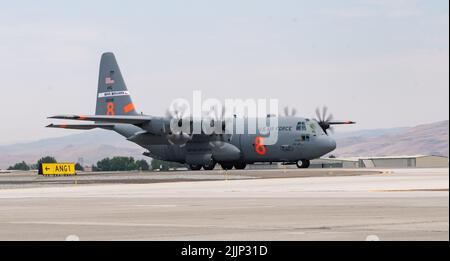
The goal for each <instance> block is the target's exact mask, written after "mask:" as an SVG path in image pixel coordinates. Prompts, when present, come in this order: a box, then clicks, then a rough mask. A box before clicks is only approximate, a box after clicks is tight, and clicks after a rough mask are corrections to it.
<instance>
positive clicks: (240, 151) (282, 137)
mask: <svg viewBox="0 0 450 261" xmlns="http://www.w3.org/2000/svg"><path fill="white" fill-rule="evenodd" d="M285 114H288V110H287V109H286V110H285ZM293 114H295V113H293ZM316 114H317V119H308V118H301V117H295V115H285V116H284V117H278V118H277V121H278V125H277V130H278V134H277V135H278V137H277V140H276V142H275V143H274V144H271V145H268V144H265V143H264V135H262V134H261V133H260V130H256V132H255V133H253V134H250V133H244V134H234V133H231V134H224V133H223V132H222V133H220V134H217V133H219V132H217V133H212V134H206V133H200V134H193V133H192V132H189V131H179V132H173V131H172V130H171V123H173V122H175V123H177V124H178V126H179V127H181V125H182V119H183V120H184V118H183V117H182V116H181V115H180V112H179V111H178V110H177V109H176V110H175V111H172V112H171V113H169V114H168V115H167V116H166V117H154V116H148V115H143V114H139V113H137V111H136V108H135V106H134V104H133V102H132V100H131V97H130V93H129V92H128V90H127V87H126V85H125V82H124V80H123V78H122V74H121V72H120V69H119V66H118V64H117V61H116V59H115V56H114V54H113V53H104V54H103V55H102V57H101V61H100V73H99V80H98V90H97V104H96V111H95V115H92V116H86V115H58V116H52V117H49V118H50V119H68V120H80V121H93V122H94V123H93V124H50V125H48V126H47V127H51V128H65V129H79V130H90V129H95V128H101V129H106V130H113V131H115V132H117V133H119V134H120V135H122V136H124V137H125V138H126V139H127V140H129V141H131V142H134V143H136V144H138V145H139V146H141V147H143V148H145V149H147V150H148V151H147V152H145V153H143V154H144V155H145V156H149V157H152V158H156V159H161V160H165V161H172V162H179V163H182V164H187V165H188V166H189V168H190V169H191V170H200V169H201V168H203V169H205V170H212V169H214V168H215V166H216V164H220V165H221V167H222V168H223V169H225V170H230V169H232V168H233V167H234V168H236V169H244V168H245V167H246V166H247V164H253V163H256V162H269V163H273V162H282V163H284V164H296V165H297V167H298V168H308V167H309V165H310V160H312V159H315V158H319V157H321V156H323V155H325V154H327V153H329V152H331V151H333V150H334V149H335V148H336V142H335V141H334V140H333V139H332V138H331V137H329V136H328V130H329V129H332V125H338V124H354V123H355V122H352V121H332V115H331V114H330V115H328V116H327V109H326V107H324V109H323V111H322V113H321V112H320V111H319V110H318V109H317V110H316ZM267 117H271V116H270V115H267ZM233 120H234V121H236V116H234V119H232V121H231V122H232V123H233ZM193 121H194V120H193V119H192V118H190V120H189V121H188V122H189V123H190V124H188V125H191V126H188V127H192V124H193ZM183 122H184V121H183ZM226 122H227V123H226ZM228 122H229V121H226V120H224V119H223V118H222V119H220V121H219V119H216V122H214V121H212V122H211V126H213V125H216V126H219V128H221V129H222V130H225V127H226V124H228ZM245 122H248V119H245Z"/></svg>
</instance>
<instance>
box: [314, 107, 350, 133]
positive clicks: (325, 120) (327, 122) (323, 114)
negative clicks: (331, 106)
mask: <svg viewBox="0 0 450 261" xmlns="http://www.w3.org/2000/svg"><path fill="white" fill-rule="evenodd" d="M327 113H328V107H326V106H323V108H322V111H320V109H319V108H317V109H316V117H317V118H316V120H317V122H318V123H319V125H320V127H321V128H322V130H323V131H324V132H325V134H327V135H328V131H327V130H329V131H330V132H331V133H333V132H334V127H333V125H340V124H355V123H356V122H353V121H333V114H331V113H330V114H327Z"/></svg>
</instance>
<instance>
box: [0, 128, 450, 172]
mask: <svg viewBox="0 0 450 261" xmlns="http://www.w3.org/2000/svg"><path fill="white" fill-rule="evenodd" d="M448 130H449V121H441V122H436V123H431V124H423V125H419V126H416V127H405V128H391V129H373V130H362V131H355V132H345V133H336V134H334V135H333V137H334V138H335V139H336V142H337V149H336V150H335V151H333V153H332V154H333V155H336V156H387V155H416V154H433V155H443V156H448V155H449V149H448V146H449V143H448V134H449V133H448V132H449V131H448ZM144 151H145V149H144V148H141V147H139V146H138V145H136V144H134V143H132V142H128V141H127V140H126V139H124V138H123V137H122V136H120V135H119V134H117V133H114V132H110V131H106V130H93V131H86V132H82V133H80V134H74V135H68V136H64V137H58V138H50V139H43V140H39V141H35V142H29V143H18V144H13V145H5V146H0V169H5V168H7V167H8V166H10V165H13V164H14V163H16V162H20V161H22V160H24V161H26V162H27V163H35V162H36V161H37V160H38V159H39V158H40V157H42V156H45V155H50V156H54V157H56V159H57V160H58V161H70V162H72V161H75V162H77V161H80V160H81V161H82V163H83V164H85V165H91V164H94V163H96V162H97V161H98V160H100V159H102V158H105V157H112V156H131V157H134V158H136V159H147V160H149V158H147V157H145V156H143V155H142V153H143V152H144Z"/></svg>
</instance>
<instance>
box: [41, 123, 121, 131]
mask: <svg viewBox="0 0 450 261" xmlns="http://www.w3.org/2000/svg"><path fill="white" fill-rule="evenodd" d="M46 127H47V128H61V129H74V130H92V129H95V128H101V129H113V128H114V124H53V123H52V124H50V125H47V126H46Z"/></svg>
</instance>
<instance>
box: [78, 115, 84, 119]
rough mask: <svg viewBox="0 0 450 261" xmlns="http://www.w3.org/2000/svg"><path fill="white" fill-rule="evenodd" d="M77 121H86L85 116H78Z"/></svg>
mask: <svg viewBox="0 0 450 261" xmlns="http://www.w3.org/2000/svg"><path fill="white" fill-rule="evenodd" d="M78 119H79V120H85V119H86V116H83V115H80V116H79V118H78Z"/></svg>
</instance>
